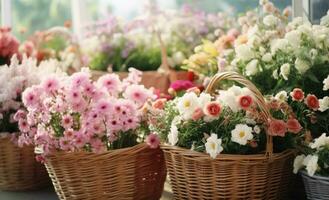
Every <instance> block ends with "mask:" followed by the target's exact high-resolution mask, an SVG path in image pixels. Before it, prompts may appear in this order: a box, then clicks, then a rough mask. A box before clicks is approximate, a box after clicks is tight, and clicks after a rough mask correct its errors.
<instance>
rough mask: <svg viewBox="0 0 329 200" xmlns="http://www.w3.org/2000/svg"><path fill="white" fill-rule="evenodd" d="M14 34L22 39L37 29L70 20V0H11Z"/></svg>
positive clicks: (60, 24) (61, 24) (59, 24)
mask: <svg viewBox="0 0 329 200" xmlns="http://www.w3.org/2000/svg"><path fill="white" fill-rule="evenodd" d="M11 7H12V24H13V25H12V27H13V32H14V34H15V35H16V36H17V37H18V38H19V39H20V40H24V39H26V38H27V37H28V36H29V35H31V34H33V33H34V32H35V31H37V30H45V29H48V28H51V27H53V26H63V25H64V23H65V22H67V21H70V20H71V1H68V0H52V1H49V0H37V1H36V0H12V6H11Z"/></svg>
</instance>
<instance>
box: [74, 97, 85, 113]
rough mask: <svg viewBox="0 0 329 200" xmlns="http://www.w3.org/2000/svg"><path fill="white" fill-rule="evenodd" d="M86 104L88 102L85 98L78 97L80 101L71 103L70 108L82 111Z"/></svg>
mask: <svg viewBox="0 0 329 200" xmlns="http://www.w3.org/2000/svg"><path fill="white" fill-rule="evenodd" d="M87 106H88V103H87V102H86V101H85V100H83V99H80V101H78V102H73V103H72V110H73V111H74V112H83V111H84V110H85V109H86V107H87Z"/></svg>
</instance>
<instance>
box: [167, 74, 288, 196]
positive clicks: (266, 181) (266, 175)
mask: <svg viewBox="0 0 329 200" xmlns="http://www.w3.org/2000/svg"><path fill="white" fill-rule="evenodd" d="M223 79H227V80H234V81H237V82H239V83H240V84H242V85H244V86H246V87H248V88H249V89H250V90H251V91H252V92H253V93H254V96H255V102H256V103H257V104H258V106H259V107H260V109H261V110H262V111H263V115H264V116H263V117H264V118H266V119H268V117H271V116H270V114H269V111H268V109H267V108H266V105H265V102H264V98H263V96H262V95H261V94H260V92H259V91H258V90H257V88H256V87H255V86H254V85H253V84H252V83H251V82H250V81H248V80H246V79H244V78H243V77H241V76H240V75H239V74H237V73H234V72H225V73H221V74H217V75H216V76H215V77H214V78H213V79H212V80H211V81H210V84H209V86H208V88H207V89H206V91H207V92H211V91H212V89H213V88H214V86H215V84H216V83H217V82H218V81H220V80H223ZM161 148H162V149H163V151H164V154H165V160H166V166H167V169H168V172H169V176H170V180H171V185H172V189H173V193H174V199H252V200H255V199H275V200H277V199H287V195H288V191H287V190H288V188H289V187H288V185H289V183H290V180H291V179H290V177H291V176H292V162H293V155H294V152H293V151H292V150H286V151H284V152H281V153H273V140H272V137H271V136H269V135H267V143H266V152H264V154H255V155H230V154H220V155H219V156H218V157H217V158H216V159H212V158H210V157H209V155H207V154H205V153H200V152H195V151H191V150H187V149H183V148H179V147H174V146H169V145H163V146H162V147H161Z"/></svg>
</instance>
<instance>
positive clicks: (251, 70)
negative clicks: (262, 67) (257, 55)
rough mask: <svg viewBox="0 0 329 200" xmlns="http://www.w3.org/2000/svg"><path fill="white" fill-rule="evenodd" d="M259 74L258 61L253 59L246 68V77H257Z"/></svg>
mask: <svg viewBox="0 0 329 200" xmlns="http://www.w3.org/2000/svg"><path fill="white" fill-rule="evenodd" d="M257 72H258V60H257V59H253V60H252V61H250V62H249V63H248V64H247V66H246V75H247V76H252V75H255V74H256V73H257Z"/></svg>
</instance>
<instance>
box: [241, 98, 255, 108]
mask: <svg viewBox="0 0 329 200" xmlns="http://www.w3.org/2000/svg"><path fill="white" fill-rule="evenodd" d="M252 103H253V100H252V98H251V96H249V95H244V96H241V97H240V98H239V105H240V106H241V108H243V109H247V108H249V107H250V106H251V104H252Z"/></svg>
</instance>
